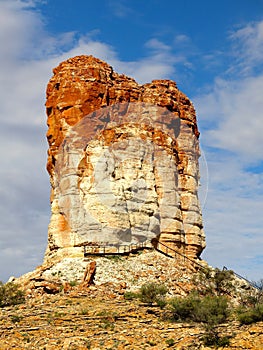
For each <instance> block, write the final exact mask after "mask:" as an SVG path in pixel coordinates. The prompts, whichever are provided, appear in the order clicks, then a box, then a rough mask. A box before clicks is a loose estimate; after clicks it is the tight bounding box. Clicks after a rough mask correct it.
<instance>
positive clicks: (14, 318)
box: [0, 283, 263, 350]
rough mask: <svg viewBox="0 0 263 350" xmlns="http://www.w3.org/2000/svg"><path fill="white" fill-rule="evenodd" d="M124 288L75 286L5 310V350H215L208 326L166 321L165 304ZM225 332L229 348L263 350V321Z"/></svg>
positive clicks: (225, 327) (0, 315)
mask: <svg viewBox="0 0 263 350" xmlns="http://www.w3.org/2000/svg"><path fill="white" fill-rule="evenodd" d="M123 287H124V286H122V287H121V286H119V288H117V287H116V285H114V284H112V283H105V284H103V285H101V286H90V287H89V288H84V287H81V286H78V287H70V289H69V290H68V291H67V292H61V293H59V294H55V295H49V294H44V295H41V296H38V297H35V298H32V297H31V298H28V299H27V302H26V304H25V305H24V304H22V305H20V306H13V307H7V308H3V309H0V335H1V338H0V349H1V350H5V349H6V350H7V349H8V350H9V349H17V350H18V349H21V350H22V349H28V350H33V349H36V350H44V349H45V350H58V349H72V350H73V349H75V350H77V349H79V350H80V349H81V350H84V349H93V350H95V349H96V350H102V349H120V350H121V349H123V350H124V349H127V350H128V349H130V350H136V349H137V350H142V349H153V350H154V349H155V350H162V349H177V350H182V349H192V350H197V349H203V350H205V349H210V347H206V346H204V345H203V343H202V340H201V339H202V337H203V336H204V333H205V332H204V330H203V328H202V327H200V326H198V325H197V324H185V323H173V322H170V321H167V320H162V313H163V311H162V310H161V309H160V308H159V307H157V306H151V307H149V306H147V305H145V304H142V303H141V302H140V301H138V300H132V301H131V300H125V298H124V289H123ZM220 332H221V333H222V334H223V335H224V336H225V335H229V336H232V338H231V339H230V345H229V346H227V347H225V348H224V349H226V350H227V349H229V350H230V349H231V350H234V349H235V350H240V349H244V350H249V349H254V350H262V344H263V322H261V323H256V324H254V325H251V326H240V325H239V324H238V322H236V321H232V322H230V323H227V324H222V325H221V326H220Z"/></svg>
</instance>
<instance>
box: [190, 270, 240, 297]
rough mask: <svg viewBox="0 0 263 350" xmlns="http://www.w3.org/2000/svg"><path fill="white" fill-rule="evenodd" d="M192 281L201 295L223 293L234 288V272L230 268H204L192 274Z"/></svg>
mask: <svg viewBox="0 0 263 350" xmlns="http://www.w3.org/2000/svg"><path fill="white" fill-rule="evenodd" d="M192 282H193V283H194V284H195V286H196V290H197V291H198V292H199V293H200V294H203V295H207V294H211V295H218V296H219V295H225V294H229V293H231V291H233V290H234V289H235V286H234V273H233V271H231V270H220V269H218V268H216V269H211V268H206V269H202V270H201V271H199V272H198V273H197V274H196V275H194V277H193V279H192Z"/></svg>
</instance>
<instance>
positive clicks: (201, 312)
mask: <svg viewBox="0 0 263 350" xmlns="http://www.w3.org/2000/svg"><path fill="white" fill-rule="evenodd" d="M169 305H170V309H171V316H170V317H171V320H173V321H180V322H197V323H200V324H201V325H202V326H203V328H204V330H205V335H204V336H203V338H202V340H203V343H204V344H205V345H209V346H225V345H228V344H229V337H225V336H223V337H222V336H221V335H220V334H219V332H218V325H219V324H221V323H224V322H226V321H227V320H228V317H229V315H230V309H229V306H228V301H227V299H226V297H225V296H211V295H207V296H205V297H203V296H199V295H198V294H197V293H196V292H193V293H190V294H189V295H188V296H187V297H185V298H182V297H177V298H172V299H171V300H170V301H169Z"/></svg>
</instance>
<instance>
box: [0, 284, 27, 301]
mask: <svg viewBox="0 0 263 350" xmlns="http://www.w3.org/2000/svg"><path fill="white" fill-rule="evenodd" d="M24 302H25V294H24V292H23V291H22V290H20V289H19V286H18V285H17V284H15V283H13V282H8V283H6V284H3V283H2V282H0V307H5V306H11V305H17V304H22V303H24Z"/></svg>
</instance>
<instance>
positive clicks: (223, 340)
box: [202, 332, 230, 347]
mask: <svg viewBox="0 0 263 350" xmlns="http://www.w3.org/2000/svg"><path fill="white" fill-rule="evenodd" d="M202 340H203V343H204V345H206V346H216V347H225V346H229V345H230V337H227V336H224V337H220V336H219V334H218V333H217V332H212V333H211V332H208V333H207V334H206V335H205V336H204V337H203V338H202Z"/></svg>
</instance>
